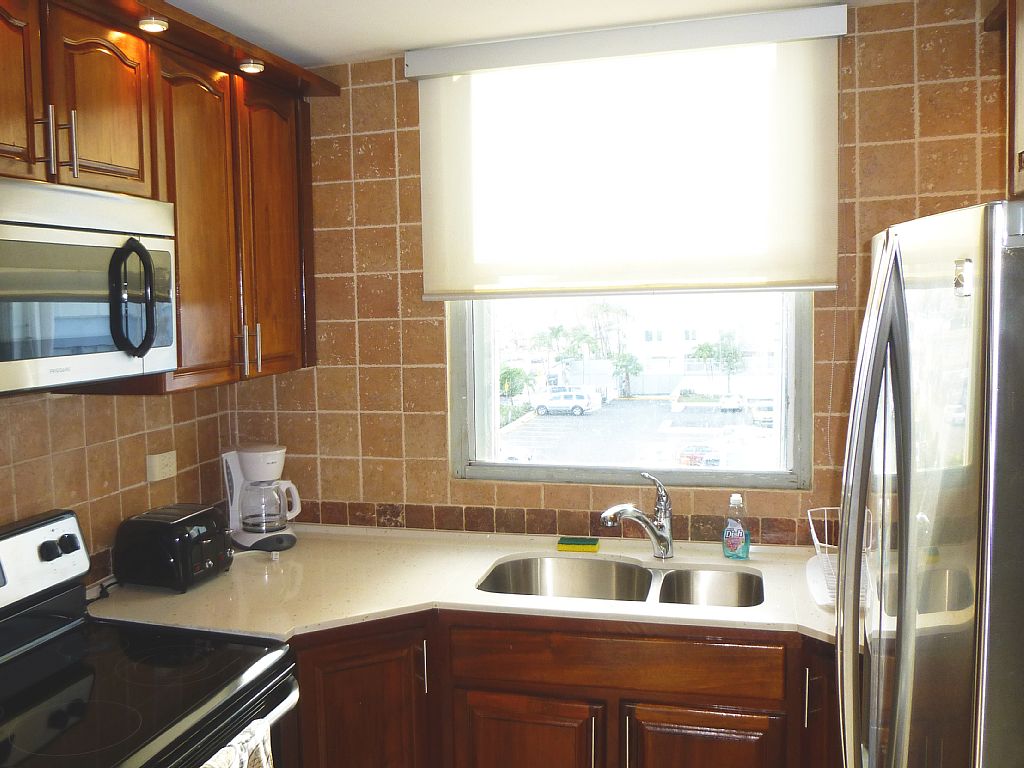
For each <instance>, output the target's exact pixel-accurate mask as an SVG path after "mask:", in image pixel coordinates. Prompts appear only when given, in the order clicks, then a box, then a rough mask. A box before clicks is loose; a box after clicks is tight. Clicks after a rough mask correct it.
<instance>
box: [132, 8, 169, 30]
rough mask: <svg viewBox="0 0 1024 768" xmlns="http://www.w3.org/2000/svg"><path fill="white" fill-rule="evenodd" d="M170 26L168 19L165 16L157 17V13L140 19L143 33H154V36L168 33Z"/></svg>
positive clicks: (140, 27)
mask: <svg viewBox="0 0 1024 768" xmlns="http://www.w3.org/2000/svg"><path fill="white" fill-rule="evenodd" d="M168 26H169V25H168V23H167V19H165V18H164V17H163V16H157V15H156V14H155V13H151V14H149V15H148V16H143V17H142V18H141V19H139V29H141V30H142V31H143V32H152V33H154V34H156V33H159V32H166V31H167V27H168Z"/></svg>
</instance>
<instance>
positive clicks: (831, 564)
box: [807, 507, 871, 605]
mask: <svg viewBox="0 0 1024 768" xmlns="http://www.w3.org/2000/svg"><path fill="white" fill-rule="evenodd" d="M870 520H871V513H870V512H868V514H867V521H866V523H865V525H866V527H867V528H868V529H869V530H870V527H871V523H870ZM807 523H808V525H810V528H811V541H813V542H814V551H815V553H816V558H815V559H816V560H817V562H818V567H819V568H820V569H821V575H822V577H823V579H824V586H825V591H826V593H827V596H828V601H827V604H828V605H835V603H836V584H837V582H838V580H839V507H815V508H814V509H808V510H807ZM867 589H868V571H867V558H862V559H861V562H860V604H861V605H864V599H865V597H866V596H867Z"/></svg>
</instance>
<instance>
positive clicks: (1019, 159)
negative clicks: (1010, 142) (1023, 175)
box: [1017, 152, 1024, 171]
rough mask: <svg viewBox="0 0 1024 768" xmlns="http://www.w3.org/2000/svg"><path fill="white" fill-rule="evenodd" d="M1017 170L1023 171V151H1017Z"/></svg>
mask: <svg viewBox="0 0 1024 768" xmlns="http://www.w3.org/2000/svg"><path fill="white" fill-rule="evenodd" d="M1017 170H1018V171H1024V152H1018V153H1017Z"/></svg>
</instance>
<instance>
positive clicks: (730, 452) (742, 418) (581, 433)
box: [499, 399, 779, 469]
mask: <svg viewBox="0 0 1024 768" xmlns="http://www.w3.org/2000/svg"><path fill="white" fill-rule="evenodd" d="M499 440H500V444H499V451H500V456H501V457H502V458H504V459H505V460H508V461H520V462H530V463H534V464H557V465H570V466H571V465H577V464H578V465H591V466H593V465H597V466H600V465H606V466H627V467H652V468H653V467H684V466H690V467H694V468H701V469H753V468H765V464H766V462H771V461H774V462H776V464H777V462H778V455H779V447H778V443H779V441H778V437H777V433H776V430H775V429H773V428H765V427H757V426H754V425H753V424H752V423H751V417H750V415H749V414H748V413H720V412H715V411H708V410H704V411H702V412H700V413H693V414H687V413H685V412H683V413H672V411H671V408H670V406H669V401H668V400H667V399H663V400H662V399H636V400H613V401H611V402H609V403H607V404H606V405H605V406H604V407H602V408H599V409H598V410H596V411H592V412H591V413H589V414H587V415H584V416H572V415H561V414H548V415H546V416H538V415H536V414H528V415H527V416H525V417H524V418H522V419H520V420H519V421H517V422H514V423H513V424H510V425H508V426H507V427H505V428H504V429H502V431H501V434H500V438H499Z"/></svg>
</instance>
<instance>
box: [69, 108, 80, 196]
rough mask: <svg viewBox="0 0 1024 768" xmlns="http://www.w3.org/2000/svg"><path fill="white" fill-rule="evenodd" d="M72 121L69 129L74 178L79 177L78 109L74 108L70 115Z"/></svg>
mask: <svg viewBox="0 0 1024 768" xmlns="http://www.w3.org/2000/svg"><path fill="white" fill-rule="evenodd" d="M69 117H70V118H71V119H70V122H69V123H68V129H69V130H70V137H69V139H70V142H71V175H72V176H73V177H74V178H76V179H77V178H78V110H77V109H72V110H71V114H70V115H69Z"/></svg>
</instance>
